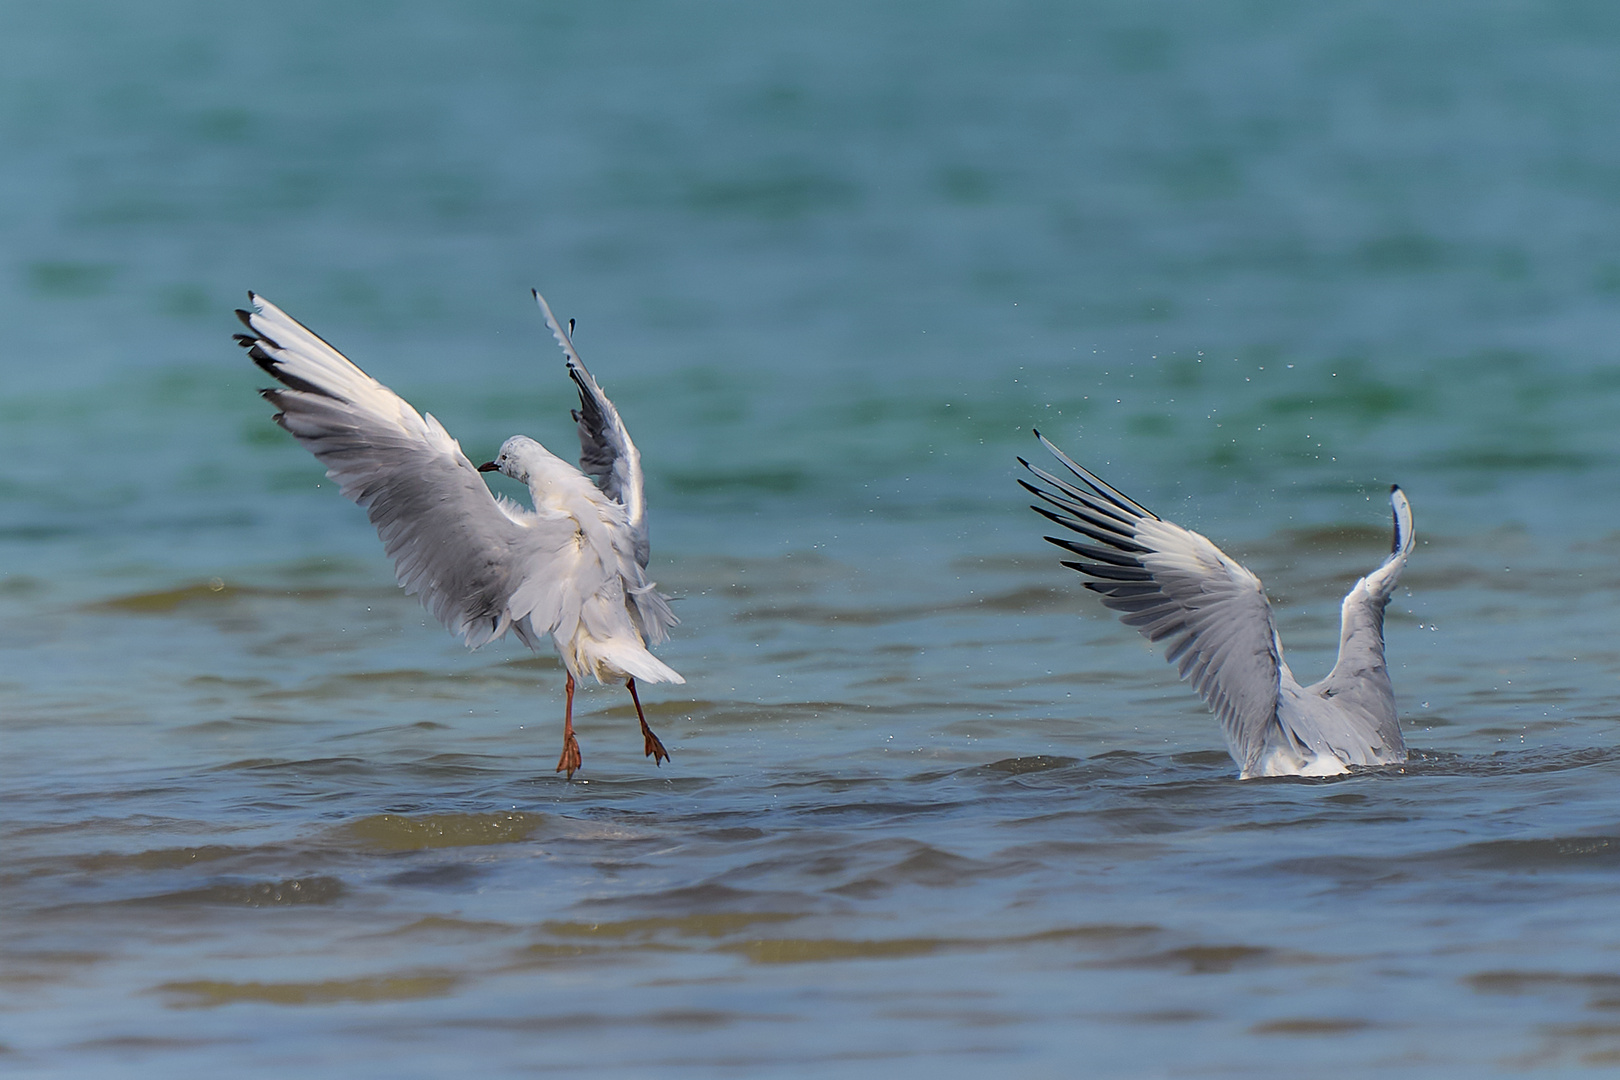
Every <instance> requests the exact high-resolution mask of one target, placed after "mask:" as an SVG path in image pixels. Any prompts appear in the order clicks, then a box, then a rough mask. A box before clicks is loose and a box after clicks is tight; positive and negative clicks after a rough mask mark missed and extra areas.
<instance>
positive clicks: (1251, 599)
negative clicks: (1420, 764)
mask: <svg viewBox="0 0 1620 1080" xmlns="http://www.w3.org/2000/svg"><path fill="white" fill-rule="evenodd" d="M1035 436H1036V438H1038V439H1040V440H1041V445H1043V446H1045V447H1046V448H1047V449H1048V450H1050V451H1051V452H1052V454H1053V456H1054V457H1056V458H1057V459H1058V461H1060V462H1062V463H1063V465H1064V467H1065V468H1067V469H1068V470H1069V471H1070V472H1071V473H1073V474H1074V475H1075V477H1077V478H1078V479H1079V480H1080V483H1081V484H1082V485H1084V486H1083V487H1081V486H1077V485H1075V484H1073V483H1071V482H1069V481H1068V480H1064V479H1060V478H1059V477H1056V476H1053V475H1052V474H1051V473H1049V472H1046V471H1045V470H1044V469H1039V468H1036V467H1035V466H1034V465H1031V464H1030V463H1029V462H1027V461H1025V460H1024V459H1023V458H1019V459H1018V462H1019V464H1021V465H1023V466H1024V468H1026V469H1028V470H1029V471H1030V472H1031V473H1033V474H1034V475H1035V476H1036V477H1037V478H1039V479H1040V480H1042V481H1044V482H1045V483H1046V484H1047V485H1049V487H1050V488H1051V490H1047V489H1044V488H1041V487H1037V486H1036V485H1035V484H1031V483H1028V482H1027V481H1025V480H1023V479H1020V480H1019V481H1018V482H1019V484H1021V485H1022V486H1023V487H1024V489H1025V490H1027V491H1030V492H1032V493H1033V494H1035V495H1036V496H1037V497H1039V498H1040V499H1042V500H1043V501H1045V502H1046V503H1047V504H1049V505H1050V506H1054V507H1056V508H1057V510H1058V511H1061V513H1059V512H1054V511H1053V510H1050V509H1047V508H1046V507H1044V506H1031V507H1030V509H1031V510H1034V511H1035V512H1036V513H1037V514H1040V515H1041V516H1042V517H1045V518H1047V519H1049V520H1051V521H1053V522H1056V523H1057V524H1059V525H1061V526H1063V527H1064V528H1065V529H1068V530H1070V531H1071V532H1073V533H1077V534H1079V535H1080V536H1082V537H1085V540H1084V541H1080V540H1073V539H1070V538H1068V537H1059V536H1048V537H1046V539H1047V540H1048V541H1050V542H1051V543H1054V544H1056V545H1057V546H1058V547H1060V548H1063V549H1064V550H1065V551H1069V552H1072V553H1074V554H1076V555H1079V556H1080V557H1081V558H1082V559H1083V560H1085V561H1083V562H1072V561H1065V562H1064V563H1063V565H1064V566H1067V567H1070V568H1071V569H1074V570H1078V571H1079V572H1080V573H1082V574H1084V575H1086V577H1088V578H1091V579H1093V580H1090V581H1087V582H1086V588H1088V589H1090V590H1092V591H1093V592H1096V593H1100V594H1101V595H1102V602H1103V604H1104V606H1106V607H1109V608H1112V609H1113V610H1114V611H1117V612H1119V613H1120V621H1122V622H1123V623H1125V625H1127V626H1134V627H1136V628H1137V630H1139V631H1141V633H1142V635H1143V636H1144V637H1146V638H1147V639H1148V640H1149V641H1163V640H1165V639H1166V638H1168V639H1170V645H1169V647H1168V648H1167V649H1166V651H1165V654H1164V658H1165V659H1166V660H1168V661H1170V662H1171V663H1173V664H1175V665H1176V671H1177V673H1178V674H1179V675H1180V676H1181V677H1182V678H1183V679H1186V680H1188V681H1189V682H1191V683H1192V685H1193V689H1195V690H1197V691H1198V695H1199V696H1200V697H1201V698H1203V699H1204V704H1206V705H1208V706H1209V708H1210V710H1211V711H1212V712H1214V713H1215V715H1216V716H1217V717H1218V718H1219V719H1220V721H1221V728H1222V730H1223V731H1224V732H1225V733H1226V746H1227V749H1228V750H1229V751H1230V752H1231V754H1232V760H1234V761H1235V762H1237V764H1238V768H1239V769H1240V772H1239V774H1238V777H1239V779H1242V780H1248V779H1250V778H1252V777H1256V776H1337V775H1339V774H1342V773H1346V772H1349V771H1350V767H1351V766H1352V765H1363V766H1365V765H1391V764H1398V763H1400V762H1403V761H1405V760H1406V743H1405V742H1404V741H1403V740H1402V738H1401V727H1400V722H1399V721H1398V720H1397V719H1396V715H1395V691H1394V689H1393V688H1392V687H1391V686H1390V682H1389V669H1388V668H1387V667H1386V666H1385V664H1384V607H1385V605H1387V604H1388V603H1389V598H1390V594H1392V593H1393V592H1394V591H1395V583H1396V581H1397V580H1399V578H1400V576H1401V571H1402V570H1403V569H1405V567H1406V560H1407V557H1408V556H1409V555H1411V553H1412V542H1413V539H1412V507H1411V505H1410V504H1409V503H1408V502H1407V500H1406V494H1405V492H1403V491H1401V489H1400V488H1399V487H1395V486H1392V487H1391V488H1390V489H1389V502H1390V507H1391V509H1392V511H1393V513H1394V518H1395V538H1394V542H1393V543H1392V544H1391V545H1390V555H1389V557H1388V558H1386V559H1385V560H1384V561H1383V564H1382V565H1380V566H1379V567H1378V569H1376V570H1374V571H1373V572H1372V573H1370V574H1368V575H1367V576H1366V577H1364V578H1362V579H1361V580H1360V581H1358V582H1356V584H1355V587H1354V588H1352V589H1351V590H1350V594H1349V595H1348V596H1346V597H1345V598H1344V604H1343V606H1342V608H1341V609H1340V630H1339V659H1338V662H1337V663H1336V664H1334V665H1333V670H1332V671H1330V672H1329V673H1328V676H1327V678H1325V679H1323V680H1322V681H1321V682H1319V683H1315V684H1313V685H1311V686H1301V685H1299V682H1298V680H1296V679H1295V678H1294V673H1293V672H1292V671H1290V670H1288V664H1287V662H1286V661H1284V660H1283V652H1282V641H1281V639H1280V638H1278V636H1277V623H1276V620H1275V619H1274V618H1273V617H1272V614H1271V604H1270V603H1269V602H1268V601H1267V600H1266V594H1265V591H1264V590H1263V588H1262V587H1261V585H1260V579H1259V578H1257V577H1255V576H1254V574H1252V573H1250V572H1249V571H1248V570H1247V569H1245V568H1244V567H1243V566H1240V565H1239V564H1238V563H1236V562H1234V561H1233V560H1232V559H1230V558H1228V557H1227V555H1226V554H1225V553H1224V552H1222V551H1221V549H1220V548H1218V547H1216V546H1215V545H1214V544H1212V543H1210V542H1209V540H1207V539H1205V538H1204V537H1202V536H1200V535H1199V534H1198V533H1195V532H1192V531H1190V530H1188V529H1183V528H1182V527H1181V526H1180V525H1176V524H1174V523H1173V522H1169V521H1165V520H1164V519H1163V518H1161V517H1159V516H1158V515H1157V514H1155V513H1153V512H1152V511H1151V510H1148V509H1147V508H1146V507H1144V506H1142V505H1141V504H1140V503H1138V502H1135V501H1134V500H1132V499H1130V498H1128V497H1127V496H1125V495H1123V494H1121V493H1120V492H1119V491H1118V490H1117V489H1115V488H1113V487H1110V486H1109V485H1108V484H1107V483H1105V482H1104V481H1103V480H1101V479H1099V478H1098V477H1097V476H1096V475H1094V474H1093V473H1091V472H1089V471H1087V470H1086V469H1084V468H1082V467H1081V466H1079V465H1077V464H1075V463H1074V462H1073V461H1071V460H1070V459H1069V457H1068V455H1066V454H1064V453H1063V451H1061V450H1059V449H1058V448H1057V447H1056V446H1053V445H1052V444H1051V443H1050V442H1048V441H1047V439H1046V438H1045V436H1043V435H1041V433H1040V432H1038V431H1037V432H1035Z"/></svg>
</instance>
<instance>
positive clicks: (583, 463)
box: [532, 290, 652, 570]
mask: <svg viewBox="0 0 1620 1080" xmlns="http://www.w3.org/2000/svg"><path fill="white" fill-rule="evenodd" d="M532 291H533V292H534V299H535V301H536V302H537V303H538V304H539V305H540V311H541V312H542V313H543V314H544V315H545V317H546V325H547V326H549V327H550V328H551V333H552V334H553V335H554V336H555V337H556V339H557V344H559V345H561V346H562V350H563V354H564V355H565V356H567V357H568V374H569V376H570V377H571V378H572V379H573V380H574V384H575V385H576V386H578V387H579V408H577V409H574V410H572V412H573V416H574V421H575V422H576V423H577V424H578V425H579V468H580V471H581V472H583V473H584V474H585V475H586V476H589V477H590V478H591V479H592V480H595V481H596V486H597V487H599V488H601V489H602V493H603V494H604V495H606V496H607V497H608V498H610V499H613V500H614V501H616V502H619V503H622V504H623V506H624V509H625V515H626V517H627V518H628V519H629V521H630V536H631V539H632V540H633V541H634V542H635V546H636V561H637V562H638V563H640V564H641V568H642V569H643V570H645V569H646V568H647V559H648V557H649V555H650V554H651V552H652V548H651V546H650V544H649V543H648V539H647V498H646V495H645V494H644V493H643V491H642V482H641V453H640V452H639V451H638V450H637V449H636V444H635V443H633V442H631V441H630V432H629V431H627V430H625V426H624V421H623V420H620V419H619V410H618V409H615V408H614V407H613V402H611V401H609V400H608V397H607V395H606V394H604V393H602V388H601V387H600V386H598V385H596V379H595V378H594V377H593V376H592V375H591V373H590V372H589V371H588V370H586V368H585V362H584V361H583V360H581V359H580V358H579V353H578V352H577V351H575V349H574V343H573V341H572V340H570V338H569V336H568V332H567V331H566V330H564V329H563V328H562V324H561V323H560V322H558V321H557V317H556V316H555V315H553V314H552V313H551V305H550V304H547V303H546V298H545V297H543V296H541V295H540V292H539V290H532Z"/></svg>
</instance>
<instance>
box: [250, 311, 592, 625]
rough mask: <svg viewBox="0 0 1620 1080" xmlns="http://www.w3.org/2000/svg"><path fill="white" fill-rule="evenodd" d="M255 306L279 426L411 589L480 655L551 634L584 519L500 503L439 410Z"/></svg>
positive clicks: (254, 355) (256, 348) (255, 327)
mask: <svg viewBox="0 0 1620 1080" xmlns="http://www.w3.org/2000/svg"><path fill="white" fill-rule="evenodd" d="M248 299H249V300H250V301H251V303H252V308H253V310H251V311H242V310H239V311H237V313H236V315H237V317H238V318H239V319H241V320H242V324H243V325H244V326H246V327H247V329H248V333H245V334H237V335H236V340H237V342H238V343H240V344H241V345H242V346H243V347H244V348H246V349H247V350H248V356H249V357H250V358H251V359H252V360H253V362H254V363H256V364H258V365H259V367H261V368H263V369H264V370H265V371H267V372H269V373H270V374H271V375H273V376H274V377H275V378H276V379H277V380H278V381H279V382H280V383H281V385H280V386H277V387H271V388H270V389H268V390H264V391H261V393H263V394H264V396H265V398H267V399H268V400H269V401H270V403H271V404H272V405H274V406H275V407H276V408H277V410H279V411H278V412H277V413H276V416H275V421H276V423H278V424H280V425H281V426H282V427H284V428H286V429H287V430H288V431H290V432H291V433H292V434H293V437H294V438H296V439H297V440H298V441H299V442H300V443H303V444H304V447H305V448H306V449H308V450H309V451H310V452H311V453H313V454H314V455H315V457H316V459H317V460H318V461H320V463H321V464H322V465H325V466H326V475H327V476H329V477H331V478H332V479H333V480H335V481H337V483H338V486H339V489H340V490H341V491H342V492H343V494H344V496H346V497H347V498H349V499H352V500H353V501H354V502H356V503H358V504H360V506H362V507H364V508H365V511H366V514H367V516H368V517H369V518H370V519H371V523H372V524H373V525H375V526H376V527H377V535H378V536H380V537H381V538H382V542H383V547H384V549H385V550H386V551H387V553H388V556H389V558H391V559H393V560H394V568H395V572H396V574H397V576H398V578H399V583H400V584H401V585H403V586H404V587H405V591H406V592H407V593H412V594H419V595H420V596H421V598H422V603H423V605H424V606H426V607H427V608H428V610H430V611H432V612H433V615H434V617H435V618H437V619H438V620H439V621H440V622H442V623H443V624H444V625H445V626H447V627H449V628H450V630H451V631H452V632H454V633H456V634H459V635H460V636H461V637H462V639H463V640H464V641H465V642H466V643H467V645H468V646H470V647H472V648H477V647H478V646H480V645H483V644H485V643H487V642H489V641H491V640H493V639H495V638H497V637H500V636H501V635H502V634H504V633H505V632H506V631H507V629H508V628H510V627H511V626H512V625H513V624H514V623H519V622H521V620H523V619H524V618H528V619H529V625H530V626H532V627H533V629H534V630H535V631H537V632H539V633H547V632H549V631H551V630H552V629H553V628H554V627H555V626H556V625H557V624H558V622H559V621H560V620H561V619H562V617H563V615H564V612H563V607H564V604H563V602H562V600H563V594H562V591H561V590H559V589H557V588H546V587H544V585H545V583H546V582H547V581H548V580H552V579H559V580H560V579H561V578H562V577H563V576H564V575H565V572H566V570H567V566H566V563H567V560H569V559H570V558H573V557H575V556H574V555H573V554H572V553H573V552H574V551H575V549H576V545H575V544H574V526H573V524H572V523H571V522H568V521H564V520H554V519H551V518H548V517H545V516H542V515H538V514H535V513H532V512H530V511H527V510H524V509H522V508H521V507H518V506H516V505H514V504H512V503H508V502H506V501H505V500H499V501H498V500H496V498H495V497H494V496H493V495H491V494H490V491H489V487H488V486H487V485H486V484H485V483H484V479H483V477H481V476H479V475H478V471H477V470H476V469H475V468H473V465H472V462H470V461H468V460H467V456H466V455H465V454H463V453H462V452H461V447H460V446H459V445H458V444H457V443H456V441H455V440H454V439H452V438H451V437H450V435H449V434H448V433H447V432H446V431H445V430H444V428H443V427H442V426H441V425H440V424H439V422H438V421H437V420H435V419H434V418H433V416H432V415H431V414H428V415H423V414H420V413H418V412H417V411H416V410H415V409H413V408H412V407H411V406H410V403H408V402H407V401H405V399H403V398H401V397H400V396H399V395H398V394H395V393H394V392H393V391H392V390H390V389H388V387H386V386H384V385H383V384H382V383H380V382H378V381H377V380H376V379H373V378H372V377H371V376H370V375H367V374H366V373H365V372H364V371H361V370H360V369H359V368H358V367H356V366H355V365H354V364H353V363H351V362H350V361H349V360H348V358H346V357H345V356H344V355H343V354H342V353H340V352H338V351H337V350H336V349H334V348H332V346H330V345H328V344H327V343H326V342H325V341H322V340H321V339H320V338H319V337H317V336H316V335H315V334H313V333H311V332H310V331H309V330H308V329H306V328H305V327H304V326H303V325H302V324H300V323H299V322H297V321H296V320H294V319H292V318H291V317H289V316H288V315H287V314H286V313H285V312H283V311H282V310H281V309H280V308H278V307H276V306H275V305H274V304H272V303H270V302H269V301H268V300H265V299H264V298H263V297H260V296H256V295H254V294H253V293H249V294H248ZM525 583H529V588H526V589H523V592H522V595H523V597H524V598H532V599H527V600H526V602H525V601H519V602H518V604H517V605H516V607H514V604H513V601H514V594H516V593H518V590H519V588H520V587H521V586H523V585H524V584H525ZM537 586H539V587H537ZM517 608H522V609H523V610H518V609H517ZM519 630H520V632H526V631H525V628H523V627H521V626H520V627H519Z"/></svg>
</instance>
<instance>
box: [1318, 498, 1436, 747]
mask: <svg viewBox="0 0 1620 1080" xmlns="http://www.w3.org/2000/svg"><path fill="white" fill-rule="evenodd" d="M1389 501H1390V509H1391V511H1392V514H1393V517H1394V523H1395V528H1394V539H1393V542H1392V543H1391V544H1390V554H1389V557H1388V558H1386V559H1385V560H1384V561H1383V563H1382V564H1381V565H1380V566H1379V567H1378V569H1376V570H1374V571H1373V572H1372V573H1370V574H1368V575H1367V576H1366V577H1364V578H1362V579H1361V580H1360V581H1358V582H1356V584H1355V585H1354V587H1352V588H1351V590H1350V592H1349V594H1348V595H1346V596H1345V598H1344V603H1343V605H1342V606H1341V607H1340V619H1339V658H1338V661H1337V662H1336V663H1335V664H1334V665H1333V670H1332V671H1330V672H1328V675H1327V678H1325V679H1323V680H1322V681H1321V682H1319V683H1316V684H1314V685H1312V686H1310V687H1307V688H1306V693H1307V694H1315V695H1317V696H1319V697H1321V698H1326V699H1329V700H1331V701H1332V702H1333V703H1334V704H1335V705H1336V706H1338V708H1337V709H1336V710H1334V715H1333V716H1332V718H1331V720H1329V719H1324V720H1323V721H1322V723H1323V724H1324V725H1325V729H1324V730H1323V731H1322V733H1321V734H1322V737H1323V738H1324V739H1325V740H1326V741H1327V742H1328V743H1329V744H1330V745H1332V746H1335V747H1338V748H1340V749H1343V750H1345V751H1346V752H1349V753H1352V754H1353V755H1355V756H1356V757H1358V758H1360V757H1364V758H1367V760H1354V759H1353V760H1352V761H1351V763H1352V764H1376V763H1378V762H1387V761H1404V760H1406V743H1405V740H1404V739H1403V738H1402V737H1401V725H1400V720H1399V718H1398V716H1397V713H1396V709H1395V689H1394V686H1393V685H1392V684H1391V682H1390V678H1389V668H1388V666H1387V665H1386V664H1385V662H1384V609H1385V607H1387V606H1388V604H1389V598H1390V597H1391V596H1392V595H1393V594H1394V592H1395V585H1396V583H1397V582H1398V581H1399V580H1400V576H1401V571H1402V570H1404V569H1405V568H1406V562H1407V559H1408V557H1410V555H1411V554H1412V548H1413V545H1414V544H1415V543H1416V534H1415V533H1414V532H1413V528H1412V506H1411V503H1410V502H1408V501H1407V498H1406V493H1405V492H1403V491H1402V490H1401V489H1400V488H1399V487H1392V488H1390V492H1389ZM1335 722H1336V723H1335ZM1341 728H1342V729H1343V730H1339V729H1341Z"/></svg>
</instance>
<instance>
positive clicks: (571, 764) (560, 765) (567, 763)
mask: <svg viewBox="0 0 1620 1080" xmlns="http://www.w3.org/2000/svg"><path fill="white" fill-rule="evenodd" d="M582 760H584V759H583V758H581V757H580V756H579V740H578V739H576V738H574V673H573V672H571V671H570V672H569V673H568V705H567V706H566V708H565V709H564V711H563V752H562V757H560V758H558V759H557V771H558V772H562V771H564V770H567V772H568V779H570V780H572V779H573V778H574V770H575V769H577V768H579V766H580V762H581V761H582Z"/></svg>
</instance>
